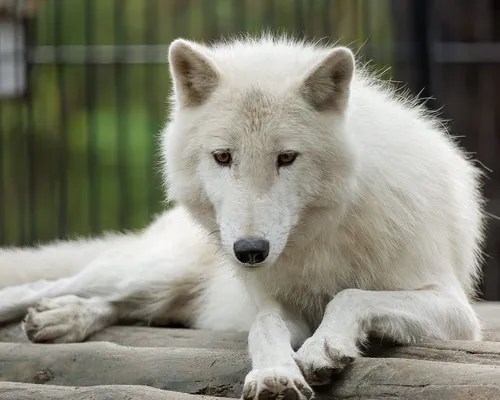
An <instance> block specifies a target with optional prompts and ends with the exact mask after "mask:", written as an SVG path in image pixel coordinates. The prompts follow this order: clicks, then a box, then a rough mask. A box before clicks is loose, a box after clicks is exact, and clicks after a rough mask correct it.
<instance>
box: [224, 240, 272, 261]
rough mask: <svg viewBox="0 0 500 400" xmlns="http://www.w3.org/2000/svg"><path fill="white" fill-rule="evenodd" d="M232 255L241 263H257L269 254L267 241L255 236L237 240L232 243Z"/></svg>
mask: <svg viewBox="0 0 500 400" xmlns="http://www.w3.org/2000/svg"><path fill="white" fill-rule="evenodd" d="M233 250H234V255H235V256H236V258H237V259H238V261H240V262H242V263H243V264H259V263H261V262H262V261H264V260H265V259H266V258H267V256H268V255H269V242H268V241H267V240H265V239H261V238H257V237H246V238H242V239H239V240H237V241H236V242H234V245H233Z"/></svg>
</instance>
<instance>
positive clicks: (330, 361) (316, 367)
mask: <svg viewBox="0 0 500 400" xmlns="http://www.w3.org/2000/svg"><path fill="white" fill-rule="evenodd" d="M358 356H359V351H358V349H357V347H356V346H355V345H353V346H350V347H346V346H340V345H334V344H332V343H331V342H329V341H328V340H327V339H323V340H317V339H315V338H314V337H311V338H309V339H307V340H306V341H305V342H304V344H303V345H302V347H301V348H300V349H299V351H298V352H297V354H296V356H295V361H296V362H297V365H298V366H299V368H300V369H301V371H302V373H303V374H304V377H305V379H306V381H307V382H308V383H309V384H310V385H311V386H322V385H327V384H329V383H331V381H332V380H333V379H334V377H335V376H337V375H338V374H340V373H341V372H342V371H343V370H344V369H345V368H346V367H348V366H349V365H350V364H351V363H352V362H353V360H354V358H356V357H358Z"/></svg>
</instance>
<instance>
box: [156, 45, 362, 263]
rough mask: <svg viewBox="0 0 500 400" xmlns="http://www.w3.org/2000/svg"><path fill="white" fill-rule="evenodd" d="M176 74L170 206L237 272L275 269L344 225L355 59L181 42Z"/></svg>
mask: <svg viewBox="0 0 500 400" xmlns="http://www.w3.org/2000/svg"><path fill="white" fill-rule="evenodd" d="M169 64H170V71H171V75H172V78H173V87H174V90H173V95H172V107H171V115H170V120H169V122H168V124H167V126H166V128H165V130H164V132H163V147H162V148H163V156H164V159H165V173H166V183H167V192H168V195H169V198H170V199H171V200H174V201H177V202H179V203H181V204H182V205H184V206H185V207H186V208H187V209H188V210H189V211H190V212H191V214H192V216H193V217H194V219H195V220H197V221H198V222H199V223H201V224H202V225H203V226H204V227H206V229H208V230H209V231H211V232H214V233H215V236H216V237H217V238H218V240H219V241H220V245H221V247H222V248H223V249H224V250H225V252H226V253H227V254H228V255H229V257H230V258H231V259H232V260H233V261H234V262H235V263H236V264H239V265H244V266H246V267H255V266H263V265H271V264H273V263H274V262H275V261H276V260H277V259H278V258H279V257H280V256H281V255H283V254H284V253H286V251H287V248H289V247H290V248H291V247H294V246H299V245H300V246H310V245H311V244H312V243H313V241H314V236H315V234H316V233H317V229H319V228H318V227H320V226H324V224H325V219H327V220H328V221H329V223H332V224H334V223H336V221H337V220H338V218H340V216H341V215H342V210H343V207H344V205H345V202H346V199H347V198H348V197H349V196H350V194H351V192H352V190H353V186H354V182H355V179H354V178H355V175H356V174H355V171H356V153H355V149H354V146H353V145H352V138H351V135H349V134H348V132H347V131H346V120H347V117H348V111H349V107H348V105H349V97H350V86H351V81H352V77H353V74H354V68H355V62H354V57H353V54H352V52H351V51H350V50H348V49H347V48H343V47H332V48H320V47H317V46H309V45H306V44H304V43H297V42H293V41H289V40H286V39H272V38H262V39H256V40H242V41H235V42H232V43H226V44H220V45H216V46H212V47H207V46H203V45H200V44H197V43H194V42H190V41H187V40H182V39H177V40H175V41H174V42H173V43H172V44H171V46H170V50H169ZM320 220H321V223H318V222H319V221H320Z"/></svg>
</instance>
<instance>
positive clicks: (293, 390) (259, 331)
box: [243, 304, 313, 400]
mask: <svg viewBox="0 0 500 400" xmlns="http://www.w3.org/2000/svg"><path fill="white" fill-rule="evenodd" d="M310 334H311V332H310V330H309V328H308V327H307V326H306V324H305V323H304V322H302V321H300V320H299V319H295V318H293V317H291V316H290V315H289V314H288V313H286V312H285V311H284V310H283V309H282V308H281V307H280V306H278V305H277V304H272V305H269V306H267V307H265V308H263V309H261V311H260V313H259V314H258V315H257V318H256V320H255V321H254V323H253V325H252V327H251V329H250V333H249V336H248V348H249V353H250V355H251V358H252V368H253V369H252V371H251V372H250V373H249V374H248V375H247V376H246V379H245V385H244V388H243V398H244V399H246V400H252V399H261V398H274V397H278V398H283V399H286V400H295V399H297V400H298V399H301V400H306V399H310V398H311V397H312V396H313V392H312V390H311V388H310V387H309V386H308V384H307V383H306V381H305V380H304V378H303V376H302V373H301V371H300V369H299V367H298V366H297V364H296V362H295V360H294V356H295V352H294V349H293V348H294V347H298V345H300V344H301V343H302V342H303V341H304V340H305V338H306V337H308V336H309V335H310Z"/></svg>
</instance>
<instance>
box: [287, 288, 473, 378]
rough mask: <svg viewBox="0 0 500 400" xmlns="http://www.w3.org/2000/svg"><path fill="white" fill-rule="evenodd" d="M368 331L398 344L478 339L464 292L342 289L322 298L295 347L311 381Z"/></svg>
mask: <svg viewBox="0 0 500 400" xmlns="http://www.w3.org/2000/svg"><path fill="white" fill-rule="evenodd" d="M370 333H373V334H376V335H377V336H383V337H384V338H389V339H392V340H394V341H395V342H397V343H400V344H409V343H413V342H415V341H418V340H420V339H425V338H432V339H439V340H450V339H461V340H480V325H479V321H478V319H477V317H476V315H475V313H474V311H473V310H472V307H471V306H470V304H469V303H468V302H467V300H466V299H465V296H464V295H453V294H450V293H449V292H446V293H445V292H441V291H439V290H418V291H367V290H359V289H347V290H344V291H342V292H340V293H339V294H338V295H337V296H335V297H334V298H333V300H331V302H330V303H329V304H328V306H327V308H326V311H325V314H324V317H323V321H322V322H321V324H320V326H319V328H318V329H317V330H316V332H315V333H314V335H313V336H312V337H310V338H309V339H307V340H306V341H305V342H304V344H303V345H302V347H301V348H300V349H299V350H298V352H297V357H298V360H299V365H301V367H302V371H303V373H304V376H305V377H306V379H307V381H308V382H309V383H310V384H311V385H312V386H315V385H323V384H326V383H328V382H329V381H330V380H331V378H332V376H333V375H334V374H335V373H337V372H339V370H340V369H342V367H343V366H345V365H346V364H348V361H349V360H350V359H351V358H353V357H357V356H359V354H360V353H359V350H358V347H357V345H358V344H359V343H362V342H364V341H365V340H366V339H367V337H368V335H369V334H370Z"/></svg>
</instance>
